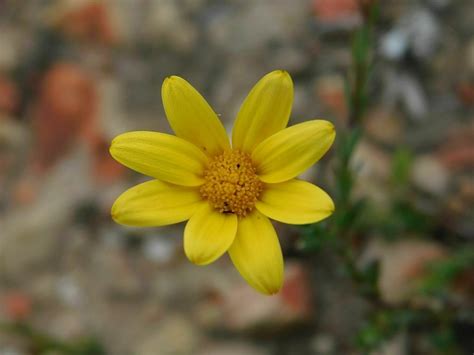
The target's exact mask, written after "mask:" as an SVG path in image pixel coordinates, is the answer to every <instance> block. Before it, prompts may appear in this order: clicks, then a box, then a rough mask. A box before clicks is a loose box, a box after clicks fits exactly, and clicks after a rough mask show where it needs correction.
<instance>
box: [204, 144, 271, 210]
mask: <svg viewBox="0 0 474 355" xmlns="http://www.w3.org/2000/svg"><path fill="white" fill-rule="evenodd" d="M204 179H205V183H204V185H202V186H201V189H200V192H201V195H202V197H203V198H204V199H206V200H208V201H209V203H210V204H211V205H212V206H213V207H214V208H215V209H217V210H218V211H219V212H222V213H235V214H236V215H237V216H239V217H243V216H245V215H246V214H248V213H249V212H251V211H252V210H253V209H254V207H255V202H256V201H257V198H258V196H259V195H260V193H261V192H262V190H263V183H262V182H261V181H260V180H259V178H258V176H257V174H256V169H255V166H254V165H253V163H252V160H251V159H250V156H249V155H248V154H247V153H244V152H241V151H239V150H226V151H224V152H223V153H221V154H218V155H216V156H215V157H214V158H212V159H211V161H210V163H209V165H208V166H207V169H206V170H205V172H204Z"/></svg>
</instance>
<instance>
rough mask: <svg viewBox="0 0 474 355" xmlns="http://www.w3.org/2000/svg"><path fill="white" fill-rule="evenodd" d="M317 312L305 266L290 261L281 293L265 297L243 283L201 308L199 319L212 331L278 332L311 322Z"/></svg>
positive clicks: (222, 292) (211, 298) (218, 294)
mask: <svg viewBox="0 0 474 355" xmlns="http://www.w3.org/2000/svg"><path fill="white" fill-rule="evenodd" d="M313 311H314V309H313V304H312V290H311V287H310V284H309V280H308V275H307V273H306V271H305V269H304V266H303V265H302V264H300V263H295V262H293V263H291V262H287V264H286V271H285V283H284V285H283V288H282V290H281V291H280V292H279V293H278V294H276V295H274V296H272V297H268V296H264V295H261V294H259V293H257V292H256V291H255V290H253V289H252V288H250V287H249V286H248V285H247V284H244V283H240V284H238V285H235V286H234V287H233V288H232V289H230V290H223V291H221V292H218V293H217V294H213V295H212V297H210V298H209V299H208V300H207V301H206V302H205V303H204V304H201V305H200V307H199V311H198V318H200V321H201V323H203V324H204V325H206V326H207V327H211V328H218V329H222V328H225V329H227V330H229V331H233V332H235V331H238V332H244V333H247V332H256V333H260V332H265V333H275V332H278V331H281V330H283V329H288V328H292V327H294V326H296V325H300V324H302V323H305V322H307V321H309V320H310V319H311V318H312V316H313ZM210 315H212V316H210Z"/></svg>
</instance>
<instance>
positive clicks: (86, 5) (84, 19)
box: [56, 1, 117, 44]
mask: <svg viewBox="0 0 474 355" xmlns="http://www.w3.org/2000/svg"><path fill="white" fill-rule="evenodd" d="M60 6H62V8H59V9H56V11H57V14H58V15H57V16H58V19H57V20H56V21H57V24H58V25H59V27H60V28H61V30H62V31H63V32H64V33H65V34H66V35H67V36H70V37H71V38H74V39H78V40H81V41H90V42H97V43H101V44H113V43H115V42H116V40H117V33H116V31H115V29H114V26H113V24H112V19H111V16H110V13H109V8H108V6H107V3H104V2H97V1H63V2H60Z"/></svg>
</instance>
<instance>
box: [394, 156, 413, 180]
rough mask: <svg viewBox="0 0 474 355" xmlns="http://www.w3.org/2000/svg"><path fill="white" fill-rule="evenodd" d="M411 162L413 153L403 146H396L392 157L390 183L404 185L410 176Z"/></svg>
mask: <svg viewBox="0 0 474 355" xmlns="http://www.w3.org/2000/svg"><path fill="white" fill-rule="evenodd" d="M412 164H413V153H412V152H411V151H410V150H409V149H407V148H405V147H400V148H398V149H397V150H396V151H395V153H394V155H393V159H392V178H391V181H392V185H393V186H400V187H405V186H406V185H407V183H408V180H409V178H410V173H411V168H412Z"/></svg>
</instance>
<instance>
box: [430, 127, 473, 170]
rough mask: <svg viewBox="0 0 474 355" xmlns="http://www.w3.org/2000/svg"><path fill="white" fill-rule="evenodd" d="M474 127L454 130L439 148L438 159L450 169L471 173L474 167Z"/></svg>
mask: <svg viewBox="0 0 474 355" xmlns="http://www.w3.org/2000/svg"><path fill="white" fill-rule="evenodd" d="M473 142H474V125H473V124H472V123H471V124H468V125H465V126H462V127H457V128H455V129H452V130H451V131H450V132H449V134H448V137H447V139H445V141H444V143H443V144H442V145H441V147H440V148H439V152H438V154H437V155H438V157H439V159H440V160H441V162H442V163H443V165H445V166H447V167H448V168H449V169H452V170H456V171H463V170H466V171H469V170H470V169H472V168H473V167H474V143H473Z"/></svg>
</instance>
